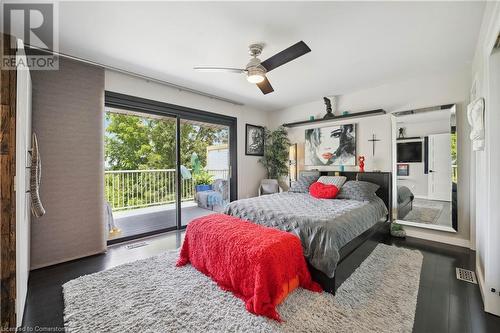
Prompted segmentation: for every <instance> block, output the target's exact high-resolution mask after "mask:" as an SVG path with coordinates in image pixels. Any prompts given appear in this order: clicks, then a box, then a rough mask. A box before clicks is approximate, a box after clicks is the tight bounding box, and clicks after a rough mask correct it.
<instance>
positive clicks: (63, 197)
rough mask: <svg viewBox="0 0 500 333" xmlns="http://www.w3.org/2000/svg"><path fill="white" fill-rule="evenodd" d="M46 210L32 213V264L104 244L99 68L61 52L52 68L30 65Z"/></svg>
mask: <svg viewBox="0 0 500 333" xmlns="http://www.w3.org/2000/svg"><path fill="white" fill-rule="evenodd" d="M32 80H33V106H32V109H33V125H32V126H33V131H34V132H36V133H37V135H38V142H39V149H40V156H41V160H42V170H43V172H42V176H41V186H40V197H41V199H42V202H43V203H44V207H45V210H46V214H45V215H44V216H43V217H41V218H33V219H32V227H31V268H32V269H34V268H39V267H43V266H48V265H52V264H56V263H60V262H63V261H67V260H71V259H76V258H80V257H84V256H88V255H92V254H96V253H100V252H103V251H105V250H106V233H105V225H104V224H105V219H104V185H103V184H104V152H103V149H104V144H103V140H104V135H103V132H104V69H102V68H99V67H94V66H91V65H88V64H84V63H80V62H76V61H72V60H67V59H62V58H60V63H59V70H57V71H32Z"/></svg>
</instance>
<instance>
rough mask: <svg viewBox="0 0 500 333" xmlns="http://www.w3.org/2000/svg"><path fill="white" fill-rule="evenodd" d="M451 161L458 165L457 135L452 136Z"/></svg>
mask: <svg viewBox="0 0 500 333" xmlns="http://www.w3.org/2000/svg"><path fill="white" fill-rule="evenodd" d="M451 161H452V164H457V133H456V132H455V133H452V134H451Z"/></svg>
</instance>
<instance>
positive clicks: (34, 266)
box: [30, 247, 108, 271]
mask: <svg viewBox="0 0 500 333" xmlns="http://www.w3.org/2000/svg"><path fill="white" fill-rule="evenodd" d="M107 250H108V249H107V247H106V248H104V249H102V250H96V251H91V252H86V253H82V254H81V255H78V256H72V257H68V258H64V259H61V260H55V261H49V262H45V263H42V264H39V265H33V266H31V268H30V271H34V270H36V269H40V268H45V267H50V266H55V265H59V264H62V263H65V262H69V261H75V260H78V259H81V258H85V257H90V256H95V255H97V254H102V253H106V252H107Z"/></svg>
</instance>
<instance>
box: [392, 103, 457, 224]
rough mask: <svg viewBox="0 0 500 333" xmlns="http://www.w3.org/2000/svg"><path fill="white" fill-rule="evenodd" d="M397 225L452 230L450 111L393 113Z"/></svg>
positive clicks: (450, 107) (452, 125)
mask: <svg viewBox="0 0 500 333" xmlns="http://www.w3.org/2000/svg"><path fill="white" fill-rule="evenodd" d="M393 115H394V116H395V118H394V119H393V124H394V126H395V132H396V137H395V138H394V140H395V142H394V145H393V147H394V148H395V161H394V163H395V169H396V174H395V178H396V181H395V183H396V188H397V195H396V198H397V205H396V207H397V221H398V223H401V224H406V225H412V226H418V227H423V228H430V229H436V230H442V231H450V232H455V231H456V230H457V214H456V208H457V207H456V203H457V180H458V173H457V171H458V170H457V127H456V107H455V105H444V106H438V107H434V108H426V109H418V110H411V111H402V112H396V113H393Z"/></svg>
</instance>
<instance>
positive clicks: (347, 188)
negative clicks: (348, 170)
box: [337, 180, 380, 201]
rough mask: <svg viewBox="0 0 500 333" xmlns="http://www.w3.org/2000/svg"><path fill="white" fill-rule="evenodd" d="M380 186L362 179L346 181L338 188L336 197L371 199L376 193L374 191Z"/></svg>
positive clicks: (360, 199)
mask: <svg viewBox="0 0 500 333" xmlns="http://www.w3.org/2000/svg"><path fill="white" fill-rule="evenodd" d="M379 187H380V186H378V185H377V184H373V183H370V182H364V181H353V180H351V181H348V182H347V183H345V184H344V185H343V186H342V188H341V189H340V192H339V195H337V199H350V200H357V201H367V200H372V199H373V198H375V197H376V196H377V195H376V194H375V192H377V190H378V189H379Z"/></svg>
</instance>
